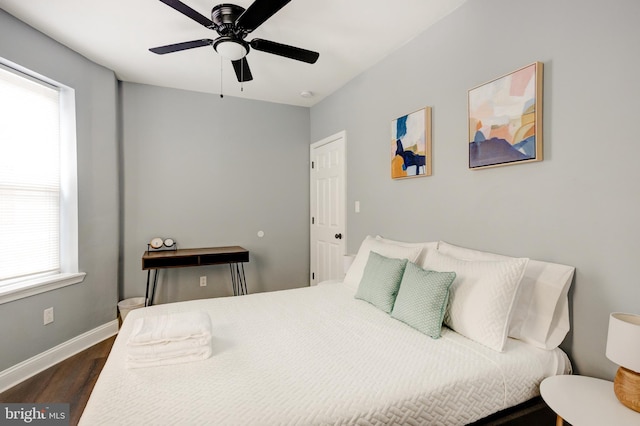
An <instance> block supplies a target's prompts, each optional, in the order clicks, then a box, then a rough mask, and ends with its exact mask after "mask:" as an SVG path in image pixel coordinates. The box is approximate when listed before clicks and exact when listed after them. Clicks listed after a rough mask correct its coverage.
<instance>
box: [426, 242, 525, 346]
mask: <svg viewBox="0 0 640 426" xmlns="http://www.w3.org/2000/svg"><path fill="white" fill-rule="evenodd" d="M528 260H529V259H525V258H522V259H515V258H514V259H508V260H500V261H468V260H462V259H456V258H453V257H449V256H446V255H444V254H441V253H440V252H439V251H432V252H429V253H427V258H426V260H425V264H424V266H423V267H424V269H430V270H433V271H438V272H455V273H456V279H455V280H454V281H453V284H451V287H450V288H449V306H448V307H447V313H446V315H445V319H444V323H445V324H446V325H447V326H449V327H450V328H452V329H453V330H455V331H456V332H458V333H460V334H462V335H463V336H466V337H468V338H469V339H471V340H475V341H476V342H478V343H481V344H483V345H485V346H488V347H489V348H491V349H494V350H496V351H498V352H502V351H503V349H504V345H505V342H506V340H507V334H508V331H509V322H510V320H511V313H512V312H513V306H514V304H515V298H516V294H517V292H518V287H519V285H520V280H521V279H522V274H523V273H524V269H525V267H526V266H527V262H528Z"/></svg>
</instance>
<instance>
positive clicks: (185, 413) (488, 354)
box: [80, 283, 570, 426]
mask: <svg viewBox="0 0 640 426" xmlns="http://www.w3.org/2000/svg"><path fill="white" fill-rule="evenodd" d="M189 310H203V311H205V312H207V313H208V314H209V315H210V317H211V321H212V333H213V340H212V346H213V355H212V356H211V358H209V359H207V360H204V361H198V362H191V363H185V364H177V365H171V366H162V367H150V368H139V369H127V368H126V363H125V357H126V353H127V348H126V341H127V339H128V337H129V334H130V333H131V329H132V326H133V323H134V321H135V319H136V318H139V317H141V316H148V315H158V314H165V313H173V312H185V311H189ZM569 370H570V364H569V361H568V358H567V356H566V355H565V354H564V352H562V351H561V350H560V349H555V350H551V351H549V350H543V349H538V348H535V347H533V346H531V345H528V344H526V343H523V342H521V341H517V340H513V339H509V341H508V342H507V345H506V350H505V351H504V352H502V353H499V352H496V351H493V350H491V349H489V348H486V347H484V346H482V345H480V344H478V343H475V342H473V341H471V340H469V339H467V338H465V337H463V336H461V335H459V334H457V333H455V332H453V331H451V330H449V329H446V328H445V329H443V335H442V337H441V338H440V339H432V338H430V337H428V336H425V335H424V334H421V333H419V332H418V331H416V330H414V329H412V328H411V327H409V326H407V325H406V324H404V323H402V322H400V321H397V320H395V319H393V318H391V317H390V316H389V315H388V314H386V313H384V312H382V311H381V310H379V309H377V308H376V307H374V306H372V305H370V304H368V303H367V302H364V301H362V300H357V299H354V298H353V290H351V289H349V288H348V287H346V286H345V285H342V284H340V283H337V284H327V285H319V286H315V287H308V288H300V289H293V290H285V291H278V292H270V293H259V294H251V295H245V296H239V297H227V298H217V299H206V300H194V301H188V302H179V303H171V304H165V305H158V306H152V307H149V308H144V309H137V310H134V311H131V312H130V313H129V314H128V316H127V319H126V321H125V322H124V324H123V326H122V329H121V331H120V333H119V335H118V337H117V339H116V341H115V343H114V346H113V349H112V351H111V354H110V355H109V358H108V360H107V362H106V364H105V366H104V369H103V370H102V372H101V374H100V377H99V379H98V381H97V383H96V385H95V388H94V390H93V392H92V394H91V397H90V399H89V402H88V404H87V406H86V408H85V411H84V413H83V415H82V418H81V420H80V424H81V425H91V426H93V425H103V424H104V425H132V424H145V425H187V424H188V425H199V424H202V425H205V424H207V425H209V424H216V425H252V424H255V425H276V424H278V425H282V424H304V425H307V424H309V425H311V424H318V425H325V424H335V425H341V424H358V425H374V424H375V425H381V424H384V425H389V424H430V425H431V424H441V425H459V424H467V423H470V422H473V421H476V420H478V419H481V418H484V417H486V416H488V415H490V414H492V413H495V412H497V411H500V410H502V409H505V408H508V407H511V406H514V405H517V404H519V403H521V402H524V401H526V400H528V399H531V398H533V397H535V396H537V395H539V385H540V382H541V381H542V380H543V379H544V378H545V377H548V376H552V375H556V374H563V373H566V372H568V371H569Z"/></svg>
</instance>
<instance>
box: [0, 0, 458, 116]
mask: <svg viewBox="0 0 640 426" xmlns="http://www.w3.org/2000/svg"><path fill="white" fill-rule="evenodd" d="M219 1H220V0H182V2H183V3H185V4H187V5H188V6H189V7H191V8H193V9H195V10H196V11H198V12H200V13H201V14H202V15H204V16H206V17H208V18H210V17H211V8H212V7H213V6H214V5H216V4H218V2H219ZM225 1H227V2H228V1H230V0H225ZM465 1H466V0H292V1H291V3H289V4H287V5H286V6H285V7H284V8H283V9H281V10H280V11H279V12H277V13H276V14H275V15H274V16H272V17H271V18H270V19H269V20H267V21H266V22H265V23H264V24H262V25H261V26H260V27H259V28H258V29H256V30H255V31H254V32H253V33H251V34H250V35H249V36H248V37H247V40H251V39H253V38H263V39H267V40H271V41H276V42H279V43H284V44H289V45H293V46H296V47H302V48H305V49H309V50H314V51H317V52H319V53H320V58H319V59H318V61H317V62H316V63H315V64H313V65H310V64H307V63H303V62H299V61H294V60H291V59H287V58H283V57H279V56H275V55H271V54H268V53H264V52H259V51H256V50H252V51H251V52H249V55H248V56H247V59H248V62H249V65H250V67H251V71H252V74H253V81H250V82H246V83H244V85H243V90H242V91H241V85H240V83H238V81H237V79H236V76H235V73H234V71H233V68H232V66H231V63H230V62H228V61H226V60H225V61H224V62H223V61H221V58H220V57H219V56H218V55H217V53H216V52H215V51H214V50H213V49H212V48H211V47H208V46H207V47H200V48H197V49H190V50H186V51H182V52H176V53H170V54H166V55H156V54H154V53H151V52H149V50H148V49H149V48H151V47H156V46H162V45H167V44H173V43H178V42H182V41H190V40H197V39H203V38H211V39H215V38H216V37H217V34H216V33H215V32H214V31H213V30H209V29H207V28H205V27H203V26H201V25H200V24H198V23H197V22H195V21H193V20H191V19H189V18H187V17H186V16H184V15H182V14H181V13H179V12H177V11H175V10H174V9H172V8H171V7H169V6H167V5H165V4H164V3H162V2H160V1H158V0H100V1H98V0H0V7H1V8H2V9H4V10H5V11H6V12H8V13H10V14H12V15H14V16H15V17H17V18H18V19H20V20H22V21H24V22H26V23H27V24H29V25H31V26H32V27H34V28H36V29H38V30H39V31H41V32H43V33H45V34H47V35H48V36H50V37H51V38H53V39H55V40H57V41H58V42H60V43H62V44H64V45H66V46H68V47H69V48H71V49H73V50H75V51H76V52H79V53H80V54H82V55H84V56H85V57H87V58H89V59H91V60H92V61H94V62H96V63H98V64H101V65H103V66H105V67H107V68H109V69H111V70H113V71H115V73H116V76H117V77H118V79H120V80H122V81H128V82H134V83H143V84H151V85H156V86H163V87H173V88H179V89H185V90H193V91H198V92H206V93H216V94H218V93H220V92H221V87H222V93H224V94H225V96H227V95H228V96H235V97H240V98H246V99H257V100H264V101H270V102H277V103H284V104H290V105H300V106H311V105H314V104H315V103H317V102H319V101H320V100H322V99H323V98H324V97H326V96H328V95H330V94H331V93H332V92H334V91H335V90H337V89H339V88H340V87H342V86H343V85H344V84H346V83H347V82H348V81H349V80H351V79H352V78H354V77H355V76H357V75H358V74H360V73H361V72H362V71H364V70H366V69H367V68H369V67H370V66H372V65H373V64H375V63H376V62H378V61H379V60H381V59H382V58H384V57H385V56H387V55H388V54H389V53H391V52H393V51H394V50H396V49H397V48H399V47H400V46H402V45H403V44H405V43H406V42H408V41H409V40H411V39H412V38H414V37H415V36H417V35H418V34H420V33H421V32H423V31H424V30H425V29H426V28H428V27H429V26H431V25H432V24H433V23H435V22H436V21H438V20H439V19H441V18H442V17H444V16H446V15H447V14H449V13H451V12H452V11H453V10H455V9H456V8H457V7H459V6H460V5H461V4H462V3H464V2H465ZM252 2H253V1H252V0H235V1H234V4H237V5H239V6H242V7H244V8H247V7H248V6H249V5H250V4H251V3H252ZM417 54H419V53H417ZM221 68H222V72H221ZM302 91H311V92H313V93H314V94H315V96H314V97H312V98H303V97H302V96H300V93H301V92H302Z"/></svg>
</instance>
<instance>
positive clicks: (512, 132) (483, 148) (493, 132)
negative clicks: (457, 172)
mask: <svg viewBox="0 0 640 426" xmlns="http://www.w3.org/2000/svg"><path fill="white" fill-rule="evenodd" d="M532 161H542V63H541V62H535V63H533V64H531V65H527V66H526V67H523V68H520V69H519V70H516V71H513V72H512V73H509V74H507V75H504V76H502V77H499V78H496V79H495V80H492V81H490V82H488V83H485V84H482V85H480V86H477V87H474V88H473V89H471V90H469V168H470V169H480V168H485V167H496V166H505V165H509V164H519V163H528V162H532Z"/></svg>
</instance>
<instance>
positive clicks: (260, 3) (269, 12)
mask: <svg viewBox="0 0 640 426" xmlns="http://www.w3.org/2000/svg"><path fill="white" fill-rule="evenodd" d="M290 1H291V0H255V1H254V2H253V3H252V4H251V6H249V7H248V8H247V10H245V11H244V13H243V14H242V15H240V17H239V18H238V19H237V20H236V26H238V27H240V28H242V29H244V30H246V31H247V32H251V31H253V30H255V29H256V28H258V27H259V26H260V25H262V23H263V22H264V21H266V20H267V19H269V18H271V17H272V16H273V15H274V14H275V13H276V12H277V11H279V10H280V9H282V8H283V7H284V6H285V5H286V4H287V3H289V2H290Z"/></svg>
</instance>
